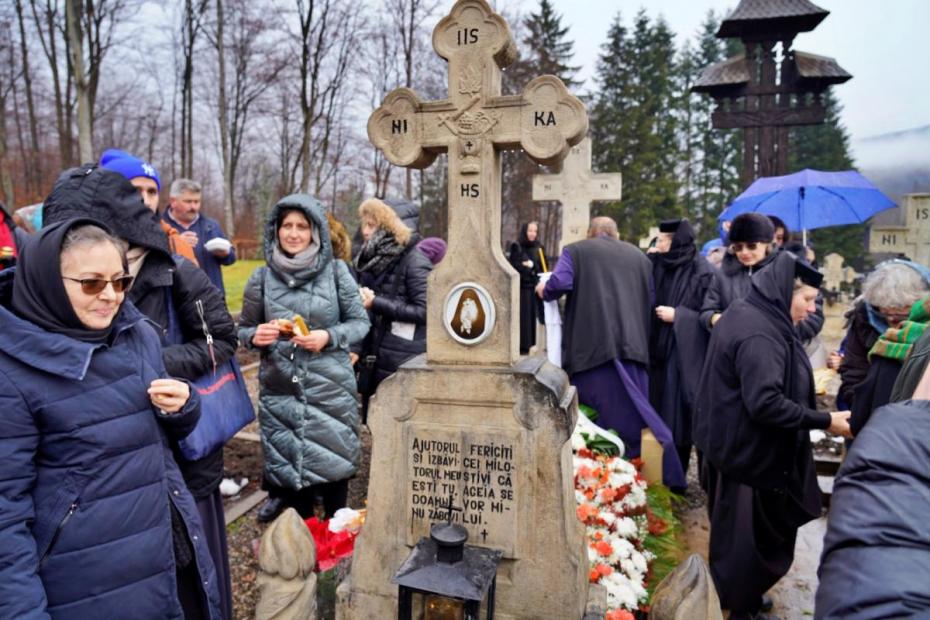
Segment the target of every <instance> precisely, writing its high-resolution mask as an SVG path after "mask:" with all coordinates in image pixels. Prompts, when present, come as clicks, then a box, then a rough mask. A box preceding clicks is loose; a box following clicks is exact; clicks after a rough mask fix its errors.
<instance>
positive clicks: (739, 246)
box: [730, 243, 762, 254]
mask: <svg viewBox="0 0 930 620" xmlns="http://www.w3.org/2000/svg"><path fill="white" fill-rule="evenodd" d="M760 245H762V244H761V243H731V244H730V252H732V253H733V254H739V253H740V252H742V251H743V248H745V249H747V250H749V251H750V252H755V251H756V248H758V247H759V246H760Z"/></svg>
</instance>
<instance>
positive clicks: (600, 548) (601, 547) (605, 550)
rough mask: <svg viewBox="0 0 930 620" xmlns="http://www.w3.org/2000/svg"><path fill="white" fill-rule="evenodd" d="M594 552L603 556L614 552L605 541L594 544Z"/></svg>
mask: <svg viewBox="0 0 930 620" xmlns="http://www.w3.org/2000/svg"><path fill="white" fill-rule="evenodd" d="M594 550H595V551H597V552H598V553H600V554H601V555H603V556H608V555H610V554H611V553H613V552H614V548H613V547H611V546H610V543H609V542H607V541H606V540H601V541H598V542H596V543H594Z"/></svg>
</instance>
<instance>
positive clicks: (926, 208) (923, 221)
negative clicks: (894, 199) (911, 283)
mask: <svg viewBox="0 0 930 620" xmlns="http://www.w3.org/2000/svg"><path fill="white" fill-rule="evenodd" d="M900 208H901V209H903V210H904V214H905V224H904V226H883V227H875V228H872V229H871V230H870V232H869V251H870V252H874V253H889V254H905V255H907V256H908V257H909V258H910V259H911V260H913V261H915V262H918V263H920V264H921V265H930V194H905V195H904V197H903V199H902V200H901V206H900Z"/></svg>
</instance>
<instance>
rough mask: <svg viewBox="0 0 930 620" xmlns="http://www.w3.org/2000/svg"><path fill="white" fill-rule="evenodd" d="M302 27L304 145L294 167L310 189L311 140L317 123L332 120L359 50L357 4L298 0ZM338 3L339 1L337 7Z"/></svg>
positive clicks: (300, 68)
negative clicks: (356, 46) (298, 170)
mask: <svg viewBox="0 0 930 620" xmlns="http://www.w3.org/2000/svg"><path fill="white" fill-rule="evenodd" d="M296 2H297V16H298V18H299V20H300V31H299V33H298V36H297V45H298V48H299V51H300V54H299V58H300V61H299V64H298V72H299V76H300V77H299V79H300V111H301V120H302V124H301V145H300V152H299V154H298V160H297V161H296V162H294V168H295V171H296V168H297V167H298V166H299V167H300V171H301V177H300V190H301V191H303V192H306V191H308V189H309V187H310V179H311V171H312V170H313V162H314V157H321V156H323V155H320V154H317V155H314V154H313V153H311V149H310V144H311V141H312V140H313V137H314V130H315V129H316V128H317V124H318V123H319V122H320V121H321V120H323V121H324V123H326V122H331V120H332V117H331V115H330V116H327V112H328V111H330V112H331V111H332V109H333V105H334V103H335V102H336V101H338V100H339V95H340V92H341V91H342V89H343V88H344V87H345V85H346V81H347V80H346V78H347V76H348V73H349V69H350V67H351V64H352V60H353V57H354V56H355V53H356V50H355V48H354V42H355V38H356V36H357V28H358V24H359V18H358V17H357V15H358V10H357V8H356V7H353V6H351V5H348V4H345V3H337V2H334V0H296ZM337 4H338V5H339V6H338V7H337Z"/></svg>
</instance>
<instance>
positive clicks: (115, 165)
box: [100, 149, 199, 265]
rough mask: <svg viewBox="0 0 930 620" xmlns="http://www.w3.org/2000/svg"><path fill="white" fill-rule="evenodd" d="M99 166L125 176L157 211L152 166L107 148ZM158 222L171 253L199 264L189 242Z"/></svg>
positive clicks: (155, 173) (156, 180)
mask: <svg viewBox="0 0 930 620" xmlns="http://www.w3.org/2000/svg"><path fill="white" fill-rule="evenodd" d="M100 167H101V168H106V169H107V170H113V171H114V172H119V173H120V174H122V175H123V176H124V177H126V178H127V179H128V180H129V182H130V183H132V186H133V187H135V188H136V189H138V190H139V193H140V194H141V195H142V202H143V203H144V204H145V206H146V207H148V208H149V209H151V210H152V212H153V213H157V212H158V193H159V192H160V191H161V180H160V179H159V178H158V171H157V170H155V167H154V166H152V165H150V164H149V163H148V162H145V161H143V160H141V159H139V158H138V157H134V156H132V155H130V154H129V153H126V152H125V151H120V150H119V149H108V150H106V151H104V153H103V157H101V158H100ZM159 223H160V224H161V229H162V230H163V231H165V234H166V235H168V246H169V247H170V248H171V253H172V254H177V255H179V256H183V257H184V258H186V259H187V260H189V261H191V262H192V263H194V264H195V265H199V263H198V262H197V256H196V255H195V254H194V248H193V247H192V246H191V244H190V243H188V242H187V240H186V239H184V238H183V237H182V236H181V235H180V234H179V233H178V231H177V230H175V229H174V228H172V227H171V225H170V224H168V223H167V222H165V221H164V220H161V219H160V220H159Z"/></svg>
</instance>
